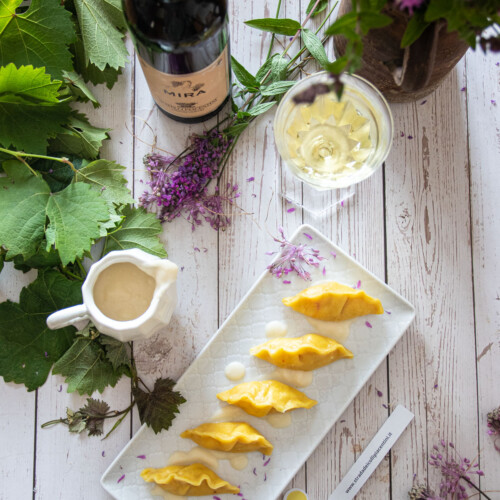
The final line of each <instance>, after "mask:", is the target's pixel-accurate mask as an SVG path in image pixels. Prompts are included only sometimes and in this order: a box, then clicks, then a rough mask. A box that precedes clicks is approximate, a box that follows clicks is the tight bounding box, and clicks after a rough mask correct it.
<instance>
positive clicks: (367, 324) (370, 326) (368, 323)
mask: <svg viewBox="0 0 500 500" xmlns="http://www.w3.org/2000/svg"><path fill="white" fill-rule="evenodd" d="M365 325H366V326H367V327H368V328H373V327H372V324H371V323H370V322H369V321H365Z"/></svg>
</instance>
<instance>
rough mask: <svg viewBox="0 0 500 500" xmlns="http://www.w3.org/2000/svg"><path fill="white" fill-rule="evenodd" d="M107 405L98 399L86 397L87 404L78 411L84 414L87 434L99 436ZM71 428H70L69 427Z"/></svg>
mask: <svg viewBox="0 0 500 500" xmlns="http://www.w3.org/2000/svg"><path fill="white" fill-rule="evenodd" d="M108 411H109V405H108V403H106V402H105V401H102V400H100V399H93V398H87V404H86V405H85V406H84V407H82V408H80V410H79V412H81V413H82V414H83V415H85V416H86V417H87V418H86V420H85V428H86V429H87V431H88V435H89V436H100V435H101V434H102V432H103V428H104V419H105V417H106V414H107V413H108ZM70 430H71V429H70Z"/></svg>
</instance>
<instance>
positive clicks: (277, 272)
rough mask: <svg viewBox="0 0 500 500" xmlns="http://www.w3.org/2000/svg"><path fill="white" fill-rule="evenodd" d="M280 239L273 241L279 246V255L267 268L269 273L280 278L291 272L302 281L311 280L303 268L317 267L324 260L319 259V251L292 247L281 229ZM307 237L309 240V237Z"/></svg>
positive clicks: (309, 274) (300, 246)
mask: <svg viewBox="0 0 500 500" xmlns="http://www.w3.org/2000/svg"><path fill="white" fill-rule="evenodd" d="M279 233H280V235H281V239H279V238H274V241H276V242H277V243H279V244H280V247H281V249H282V250H281V255H280V256H279V257H278V258H277V259H276V261H275V262H273V263H272V264H271V265H269V266H268V269H269V272H270V273H271V274H273V275H274V276H276V277H277V278H281V277H283V276H286V275H287V274H289V273H291V272H295V273H297V275H298V276H300V277H301V278H302V279H304V280H310V279H311V273H309V271H307V269H306V268H305V266H313V267H319V263H320V262H321V261H322V260H325V257H321V255H320V254H319V250H315V249H314V248H312V247H311V246H309V245H306V244H302V245H294V244H293V243H290V242H289V241H288V240H287V239H286V237H285V233H284V230H283V228H282V227H280V228H279ZM306 236H307V237H309V238H311V237H310V236H309V235H306Z"/></svg>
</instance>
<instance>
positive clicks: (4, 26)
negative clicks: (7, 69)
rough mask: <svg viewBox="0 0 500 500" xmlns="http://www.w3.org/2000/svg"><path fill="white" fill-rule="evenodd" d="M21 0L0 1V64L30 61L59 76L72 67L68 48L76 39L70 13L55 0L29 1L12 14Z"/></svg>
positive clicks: (23, 63)
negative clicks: (25, 5)
mask: <svg viewBox="0 0 500 500" xmlns="http://www.w3.org/2000/svg"><path fill="white" fill-rule="evenodd" d="M21 2H22V0H4V1H2V2H0V20H2V21H0V46H1V47H2V50H0V66H5V65H7V64H8V63H14V64H15V65H16V66H18V67H19V66H23V65H24V66H27V65H30V64H31V65H32V66H33V67H35V68H37V67H45V70H46V71H47V73H49V74H51V75H53V76H54V77H57V78H60V77H61V76H62V72H63V70H66V71H71V69H72V67H73V64H72V62H71V52H70V51H69V49H68V45H69V44H70V43H72V42H74V41H75V39H76V37H75V31H74V29H73V23H72V22H71V13H70V12H68V11H67V10H66V9H65V8H64V7H63V6H62V4H60V3H59V2H54V1H52V0H32V2H31V4H30V7H29V9H28V10H27V11H26V12H24V13H22V14H19V13H17V14H16V9H17V8H18V7H19V5H20V4H21Z"/></svg>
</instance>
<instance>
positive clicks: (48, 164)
mask: <svg viewBox="0 0 500 500" xmlns="http://www.w3.org/2000/svg"><path fill="white" fill-rule="evenodd" d="M66 157H67V158H68V159H69V161H71V163H72V164H73V166H74V167H75V168H77V169H78V168H81V167H82V166H84V165H86V164H87V163H88V161H87V160H85V159H83V160H82V159H81V158H77V157H74V156H72V155H66ZM31 166H32V167H33V168H34V169H35V170H37V171H38V172H40V173H41V174H42V177H43V179H44V180H45V182H46V183H47V184H48V185H49V187H50V191H51V192H52V193H57V192H58V191H62V190H63V189H64V188H65V187H66V186H69V185H70V184H71V182H72V181H73V179H74V177H75V174H74V172H73V170H72V168H71V167H70V166H69V165H68V164H67V163H61V162H59V161H54V160H46V159H36V160H35V161H34V162H33V163H32V164H31Z"/></svg>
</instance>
